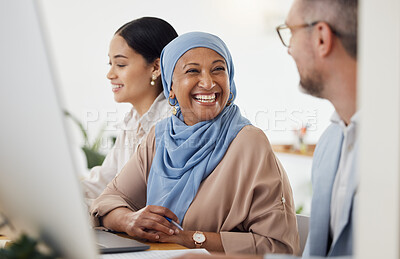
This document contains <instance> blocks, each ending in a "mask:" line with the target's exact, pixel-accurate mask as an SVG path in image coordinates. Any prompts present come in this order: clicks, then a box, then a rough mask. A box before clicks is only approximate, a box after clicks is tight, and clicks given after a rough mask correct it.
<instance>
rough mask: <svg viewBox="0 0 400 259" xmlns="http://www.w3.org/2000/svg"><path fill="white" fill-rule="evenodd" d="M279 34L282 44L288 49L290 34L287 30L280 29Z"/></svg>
mask: <svg viewBox="0 0 400 259" xmlns="http://www.w3.org/2000/svg"><path fill="white" fill-rule="evenodd" d="M279 33H280V35H281V37H282V41H283V44H284V45H285V46H287V47H288V46H289V44H290V38H292V32H291V31H290V29H289V28H281V29H280V30H279Z"/></svg>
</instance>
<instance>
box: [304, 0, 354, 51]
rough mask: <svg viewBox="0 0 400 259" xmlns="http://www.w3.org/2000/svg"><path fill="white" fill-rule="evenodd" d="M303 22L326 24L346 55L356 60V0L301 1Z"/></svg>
mask: <svg viewBox="0 0 400 259" xmlns="http://www.w3.org/2000/svg"><path fill="white" fill-rule="evenodd" d="M303 3H304V5H303V7H304V10H303V14H304V21H305V22H307V23H312V22H315V21H324V22H327V23H328V24H329V25H330V26H331V29H332V30H333V31H334V32H335V33H336V34H337V36H338V37H339V39H340V41H341V42H342V44H343V46H344V48H345V50H346V51H347V53H348V54H349V55H350V56H351V57H353V58H354V59H357V17H358V15H357V9H358V0H303Z"/></svg>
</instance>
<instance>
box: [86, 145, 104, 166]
mask: <svg viewBox="0 0 400 259" xmlns="http://www.w3.org/2000/svg"><path fill="white" fill-rule="evenodd" d="M82 150H83V152H85V155H86V161H87V168H88V169H92V168H93V167H95V166H98V165H101V164H103V161H104V159H105V158H106V157H105V156H104V155H103V154H101V153H99V152H97V151H94V150H92V149H90V148H88V147H82Z"/></svg>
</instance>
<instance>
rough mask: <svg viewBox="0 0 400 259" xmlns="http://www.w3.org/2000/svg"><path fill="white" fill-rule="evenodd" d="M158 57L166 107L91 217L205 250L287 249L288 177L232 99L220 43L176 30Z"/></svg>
mask: <svg viewBox="0 0 400 259" xmlns="http://www.w3.org/2000/svg"><path fill="white" fill-rule="evenodd" d="M160 64H161V78H162V83H163V87H164V95H165V97H166V98H167V99H168V101H169V103H170V105H171V106H173V112H172V113H173V116H171V117H169V118H167V119H165V120H163V121H161V122H159V123H157V124H156V126H155V129H153V131H152V132H151V133H150V134H149V136H148V137H147V139H146V141H144V142H142V144H141V146H140V147H139V149H138V151H137V152H136V154H135V155H133V156H132V158H131V160H130V161H129V162H128V164H127V165H126V167H125V168H124V169H123V170H122V172H121V173H120V174H119V176H117V177H116V178H115V179H114V180H113V182H111V183H110V184H109V185H108V187H107V188H106V190H105V191H104V192H103V194H102V195H101V196H100V197H99V198H98V199H97V200H96V201H95V202H94V204H93V206H92V215H93V216H94V219H95V221H96V222H97V225H103V226H104V227H106V228H109V229H112V230H116V231H122V232H126V233H128V234H129V235H132V236H136V237H139V238H146V239H149V240H151V241H158V242H175V243H179V244H181V245H184V246H186V247H193V248H194V247H204V248H206V249H208V250H209V251H222V252H223V251H225V252H242V253H253V254H254V253H267V252H269V253H271V252H279V253H291V254H296V253H297V252H298V249H299V244H298V233H297V227H296V219H295V212H294V205H293V198H292V192H291V188H290V184H289V181H288V179H287V176H286V173H285V171H284V169H283V168H282V167H281V165H280V163H279V161H278V160H277V159H276V157H275V155H274V154H273V152H272V150H271V147H270V144H269V142H268V140H267V138H266V136H265V134H264V133H263V132H262V131H261V130H260V129H258V128H256V127H254V126H252V125H251V123H250V122H249V121H248V120H247V119H246V118H244V117H243V116H242V115H241V114H240V110H239V108H238V107H237V106H236V105H235V104H234V100H235V97H236V86H235V82H234V78H233V77H234V66H233V61H232V57H231V55H230V53H229V50H228V48H227V46H226V45H225V43H224V42H223V41H222V40H221V39H220V38H218V37H217V36H215V35H212V34H208V33H203V32H191V33H186V34H183V35H181V36H179V37H178V38H176V39H175V40H173V41H172V42H171V43H169V44H168V45H167V46H166V47H165V48H164V50H163V52H162V53H161V61H160ZM174 223H175V225H174ZM176 223H178V224H180V226H179V225H178V224H176ZM181 226H182V227H183V229H182V228H181Z"/></svg>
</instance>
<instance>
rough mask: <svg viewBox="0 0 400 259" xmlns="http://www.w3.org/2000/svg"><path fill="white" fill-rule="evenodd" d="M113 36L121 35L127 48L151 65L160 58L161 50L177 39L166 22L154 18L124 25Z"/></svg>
mask: <svg viewBox="0 0 400 259" xmlns="http://www.w3.org/2000/svg"><path fill="white" fill-rule="evenodd" d="M115 34H118V35H121V37H122V38H124V39H125V41H126V42H127V43H128V45H129V47H131V48H132V49H134V50H135V51H136V52H137V53H139V54H140V55H142V56H143V58H144V59H146V61H147V63H151V62H153V61H154V60H156V59H157V58H159V57H160V55H161V51H162V49H163V48H164V47H165V45H167V44H168V43H169V42H170V41H172V40H173V39H175V38H176V37H178V34H177V33H176V31H175V29H174V28H173V27H172V26H171V25H170V24H169V23H167V22H166V21H164V20H162V19H160V18H155V17H142V18H139V19H136V20H133V21H131V22H128V23H126V24H124V25H123V26H122V27H121V28H119V29H118V30H117V31H116V32H115Z"/></svg>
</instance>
